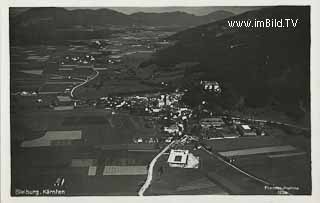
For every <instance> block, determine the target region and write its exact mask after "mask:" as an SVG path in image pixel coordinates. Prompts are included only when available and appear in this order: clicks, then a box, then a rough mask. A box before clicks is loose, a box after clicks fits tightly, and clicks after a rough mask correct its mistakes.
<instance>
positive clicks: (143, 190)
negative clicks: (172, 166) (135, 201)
mask: <svg viewBox="0 0 320 203" xmlns="http://www.w3.org/2000/svg"><path fill="white" fill-rule="evenodd" d="M176 142H177V141H172V142H171V143H170V144H168V145H167V146H166V147H165V148H163V150H161V152H160V153H159V154H157V156H155V157H154V158H153V159H152V161H151V162H150V164H149V169H148V177H147V180H146V182H145V183H144V184H143V186H142V187H141V188H140V190H139V193H138V194H139V196H143V194H144V192H145V191H146V190H147V189H148V188H149V186H150V184H151V181H152V177H153V176H152V175H153V167H154V165H155V164H156V162H157V160H158V159H159V157H160V156H161V155H163V153H164V152H166V151H167V150H168V149H169V148H170V147H171V146H172V145H173V144H175V143H176Z"/></svg>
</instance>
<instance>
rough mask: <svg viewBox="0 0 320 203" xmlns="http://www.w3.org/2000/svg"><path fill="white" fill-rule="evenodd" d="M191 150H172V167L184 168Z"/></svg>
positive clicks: (170, 161)
mask: <svg viewBox="0 0 320 203" xmlns="http://www.w3.org/2000/svg"><path fill="white" fill-rule="evenodd" d="M188 153H189V150H174V149H172V150H171V152H170V155H169V158H168V163H169V166H170V167H180V168H184V167H185V166H186V165H187V160H188Z"/></svg>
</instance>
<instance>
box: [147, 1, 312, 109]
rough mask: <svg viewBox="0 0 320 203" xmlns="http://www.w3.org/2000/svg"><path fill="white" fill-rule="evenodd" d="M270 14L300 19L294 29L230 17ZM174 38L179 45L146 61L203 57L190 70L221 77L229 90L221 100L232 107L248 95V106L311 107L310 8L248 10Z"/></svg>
mask: <svg viewBox="0 0 320 203" xmlns="http://www.w3.org/2000/svg"><path fill="white" fill-rule="evenodd" d="M266 18H269V19H285V18H292V19H298V23H297V27H295V28H292V27H291V28H230V27H229V26H228V22H227V20H247V19H259V20H262V19H266ZM170 39H171V40H176V41H177V42H176V44H175V45H174V46H172V47H169V48H167V49H164V50H162V51H160V52H159V53H157V55H156V56H155V58H154V59H153V60H152V61H149V63H145V64H150V63H154V64H158V65H160V66H165V67H168V66H171V67H173V66H172V65H173V64H178V63H181V62H186V61H196V62H200V65H199V66H197V67H195V68H194V69H192V70H189V72H188V74H186V75H189V76H190V77H192V76H193V75H196V74H194V73H197V75H201V76H200V77H201V78H205V79H212V80H218V81H221V83H222V84H224V86H225V90H226V89H229V90H230V91H229V92H228V93H226V92H225V95H224V96H226V94H229V97H228V96H226V97H225V100H223V101H221V103H222V104H223V105H227V104H229V107H230V108H231V107H235V106H236V104H238V103H239V101H241V100H242V101H243V100H244V103H245V105H246V106H252V107H262V106H274V107H276V108H279V109H281V110H282V111H286V112H289V113H290V112H291V113H292V114H299V113H301V111H304V110H305V109H310V108H309V107H310V106H309V105H310V103H309V102H310V88H309V82H310V7H294V6H293V7H285V6H283V7H281V6H280V7H271V8H264V9H261V10H256V11H249V12H246V13H244V14H241V15H238V16H233V17H230V18H228V19H226V20H221V21H218V22H213V23H209V24H206V25H201V26H198V27H195V28H192V29H188V30H184V31H182V32H179V33H177V34H175V35H173V36H171V37H170ZM230 95H231V96H232V99H233V100H232V99H231V96H230ZM192 98H193V99H194V98H195V97H192ZM240 98H242V99H240ZM230 99H231V101H230ZM242 103H243V102H242ZM303 109H304V110H303Z"/></svg>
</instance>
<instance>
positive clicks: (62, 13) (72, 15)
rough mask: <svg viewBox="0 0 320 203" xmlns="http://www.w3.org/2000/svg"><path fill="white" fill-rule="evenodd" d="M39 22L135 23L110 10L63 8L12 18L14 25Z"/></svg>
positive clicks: (34, 11) (125, 16)
mask: <svg viewBox="0 0 320 203" xmlns="http://www.w3.org/2000/svg"><path fill="white" fill-rule="evenodd" d="M41 20H48V21H50V22H51V23H53V24H54V25H55V26H56V27H65V26H74V25H83V26H90V25H91V26H92V25H107V24H114V25H131V24H134V23H135V21H134V20H133V19H131V18H130V17H129V16H127V15H125V14H123V13H120V12H117V11H114V10H111V9H98V10H91V9H77V10H72V11H70V10H66V9H64V8H53V7H45V8H31V9H29V10H27V11H25V12H23V13H21V14H20V15H18V16H16V17H14V18H12V23H14V24H15V25H25V26H27V25H29V24H32V23H37V22H39V21H41Z"/></svg>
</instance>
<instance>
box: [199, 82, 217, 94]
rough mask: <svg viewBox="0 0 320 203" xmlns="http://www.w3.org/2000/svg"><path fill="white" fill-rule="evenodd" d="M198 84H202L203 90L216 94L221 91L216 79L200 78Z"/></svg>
mask: <svg viewBox="0 0 320 203" xmlns="http://www.w3.org/2000/svg"><path fill="white" fill-rule="evenodd" d="M200 85H201V86H202V88H203V90H205V91H208V92H214V93H216V94H218V93H220V92H221V87H220V85H219V83H218V82H216V81H207V80H201V81H200Z"/></svg>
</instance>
